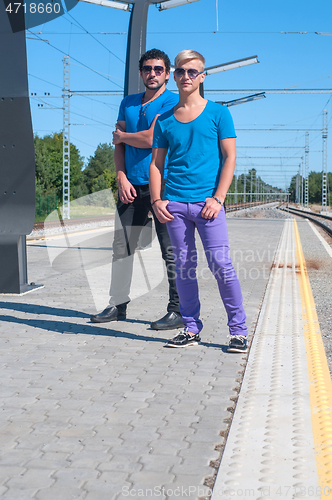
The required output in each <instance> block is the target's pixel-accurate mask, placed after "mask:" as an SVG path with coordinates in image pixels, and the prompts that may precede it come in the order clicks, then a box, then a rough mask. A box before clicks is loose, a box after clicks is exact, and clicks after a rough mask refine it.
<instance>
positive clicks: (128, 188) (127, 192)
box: [114, 122, 137, 204]
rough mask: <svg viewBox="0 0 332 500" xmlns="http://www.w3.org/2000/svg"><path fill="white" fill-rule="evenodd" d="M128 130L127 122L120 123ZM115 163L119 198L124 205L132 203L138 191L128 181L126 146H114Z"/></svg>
mask: <svg viewBox="0 0 332 500" xmlns="http://www.w3.org/2000/svg"><path fill="white" fill-rule="evenodd" d="M119 123H120V124H122V127H124V128H126V122H119ZM114 163H115V168H116V180H117V183H118V189H119V198H120V201H122V203H126V204H128V203H132V202H133V201H134V199H135V198H136V195H137V194H136V190H135V188H134V186H133V185H132V184H131V182H129V181H128V178H127V174H126V166H125V147H124V144H116V145H115V146H114Z"/></svg>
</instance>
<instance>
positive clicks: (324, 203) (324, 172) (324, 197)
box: [322, 109, 327, 212]
mask: <svg viewBox="0 0 332 500" xmlns="http://www.w3.org/2000/svg"><path fill="white" fill-rule="evenodd" d="M322 138H323V165H322V212H327V109H324V111H323V130H322Z"/></svg>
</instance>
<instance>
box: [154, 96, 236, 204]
mask: <svg viewBox="0 0 332 500" xmlns="http://www.w3.org/2000/svg"><path fill="white" fill-rule="evenodd" d="M230 137H236V135H235V130H234V124H233V119H232V116H231V114H230V112H229V110H228V108H226V107H225V106H221V105H220V104H217V103H215V102H212V101H207V104H206V106H205V108H204V110H203V111H202V113H201V114H200V115H199V116H198V117H197V118H195V120H192V121H191V122H189V123H182V122H179V121H178V120H177V119H176V118H175V116H174V113H173V109H172V110H170V111H168V112H166V113H164V114H163V115H162V116H160V117H159V118H158V120H157V122H156V126H155V128H154V136H153V146H152V147H153V148H168V161H167V181H166V187H165V192H164V199H165V200H173V201H182V202H192V203H195V202H199V201H204V200H205V198H208V197H210V196H213V195H214V193H215V191H216V188H217V185H218V183H219V179H220V173H221V169H222V154H221V149H220V143H219V141H220V140H221V139H227V138H230Z"/></svg>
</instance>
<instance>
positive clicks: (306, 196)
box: [304, 132, 309, 209]
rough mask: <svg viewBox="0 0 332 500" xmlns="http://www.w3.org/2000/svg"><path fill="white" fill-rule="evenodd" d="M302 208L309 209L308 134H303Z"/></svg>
mask: <svg viewBox="0 0 332 500" xmlns="http://www.w3.org/2000/svg"><path fill="white" fill-rule="evenodd" d="M304 206H305V208H306V209H308V208H309V132H306V133H305V183H304Z"/></svg>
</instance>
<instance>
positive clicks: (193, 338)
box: [166, 329, 201, 347]
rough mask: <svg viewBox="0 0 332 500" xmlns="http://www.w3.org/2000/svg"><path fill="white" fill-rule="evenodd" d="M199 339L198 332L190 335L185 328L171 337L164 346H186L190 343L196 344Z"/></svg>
mask: <svg viewBox="0 0 332 500" xmlns="http://www.w3.org/2000/svg"><path fill="white" fill-rule="evenodd" d="M200 341H201V338H200V336H199V333H196V335H190V334H189V333H188V332H187V330H186V329H184V330H182V332H180V333H178V334H177V335H175V337H174V338H173V339H170V340H169V341H168V342H167V344H166V347H188V346H190V345H197V344H198V343H199V342H200Z"/></svg>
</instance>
